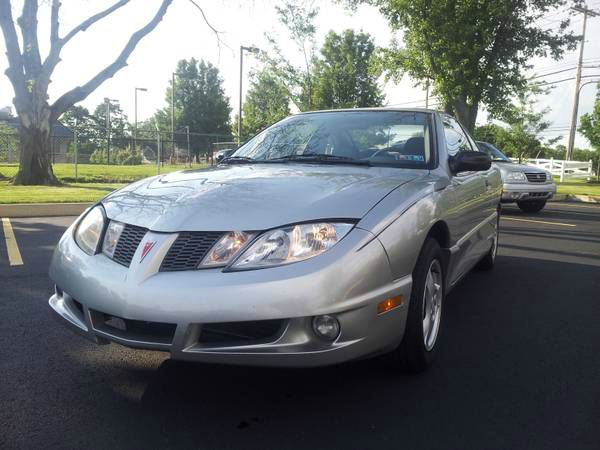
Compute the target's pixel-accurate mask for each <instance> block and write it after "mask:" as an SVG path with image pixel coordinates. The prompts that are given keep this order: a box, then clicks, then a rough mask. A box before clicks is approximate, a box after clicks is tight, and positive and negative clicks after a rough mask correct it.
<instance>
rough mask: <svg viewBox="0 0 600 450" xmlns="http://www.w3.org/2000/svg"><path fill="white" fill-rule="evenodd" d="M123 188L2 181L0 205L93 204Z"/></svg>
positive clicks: (108, 184)
mask: <svg viewBox="0 0 600 450" xmlns="http://www.w3.org/2000/svg"><path fill="white" fill-rule="evenodd" d="M121 186H123V185H122V184H113V183H72V184H65V185H63V186H12V185H11V184H9V182H8V181H0V203H70V202H72V203H77V202H90V203H91V202H94V201H96V200H99V199H101V198H102V197H104V196H105V195H107V194H108V193H110V192H112V191H114V190H115V189H117V188H119V187H121Z"/></svg>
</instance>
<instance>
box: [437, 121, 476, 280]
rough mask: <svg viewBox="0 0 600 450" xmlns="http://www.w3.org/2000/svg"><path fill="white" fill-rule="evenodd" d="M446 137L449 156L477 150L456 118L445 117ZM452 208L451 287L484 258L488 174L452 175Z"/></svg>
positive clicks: (460, 173)
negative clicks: (482, 227)
mask: <svg viewBox="0 0 600 450" xmlns="http://www.w3.org/2000/svg"><path fill="white" fill-rule="evenodd" d="M442 120H443V124H444V136H445V138H446V146H447V151H448V155H449V156H450V157H452V156H455V155H456V154H457V153H458V152H472V151H476V148H475V147H474V146H473V144H472V143H471V140H470V138H469V136H468V135H467V133H466V132H465V131H464V129H463V128H462V126H461V125H460V124H459V123H458V122H457V121H456V120H455V119H453V118H452V117H450V116H448V115H442ZM447 189H448V190H449V191H450V192H449V200H450V202H451V205H449V209H448V220H449V222H450V229H451V234H452V241H453V242H454V245H453V246H452V249H451V250H452V253H453V255H452V260H453V263H452V265H451V266H450V268H449V273H448V279H449V281H450V284H453V283H454V282H456V281H457V280H458V279H459V278H460V277H461V276H462V275H463V274H464V273H465V272H467V271H468V270H469V269H470V268H471V267H472V266H473V265H474V264H475V263H476V262H477V261H478V260H479V258H481V256H482V254H483V253H482V247H483V245H482V240H483V237H482V235H481V233H478V229H479V228H480V227H481V224H482V223H484V221H485V220H486V211H485V208H484V203H485V195H486V192H487V189H486V177H485V172H459V173H456V174H452V176H451V182H450V186H448V188H447Z"/></svg>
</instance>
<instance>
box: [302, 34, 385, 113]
mask: <svg viewBox="0 0 600 450" xmlns="http://www.w3.org/2000/svg"><path fill="white" fill-rule="evenodd" d="M374 50H375V45H374V44H373V40H372V39H371V36H370V35H369V34H366V33H355V32H354V30H345V31H344V32H343V33H341V34H337V33H335V32H334V31H330V32H329V33H328V34H327V36H326V37H325V42H324V44H323V47H322V48H321V57H320V58H319V59H317V61H316V63H315V75H314V94H313V104H314V106H315V107H316V108H317V109H334V108H357V107H367V106H381V105H382V104H383V99H384V96H383V94H382V92H381V89H380V88H379V86H378V84H377V78H376V76H375V75H373V74H371V73H369V67H370V64H371V57H372V55H373V52H374Z"/></svg>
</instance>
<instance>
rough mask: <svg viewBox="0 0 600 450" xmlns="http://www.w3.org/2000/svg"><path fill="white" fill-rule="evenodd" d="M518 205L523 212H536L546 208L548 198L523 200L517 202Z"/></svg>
mask: <svg viewBox="0 0 600 450" xmlns="http://www.w3.org/2000/svg"><path fill="white" fill-rule="evenodd" d="M517 206H518V207H519V208H520V209H521V211H523V212H529V213H536V212H540V211H541V210H542V209H544V206H546V200H523V201H520V202H517Z"/></svg>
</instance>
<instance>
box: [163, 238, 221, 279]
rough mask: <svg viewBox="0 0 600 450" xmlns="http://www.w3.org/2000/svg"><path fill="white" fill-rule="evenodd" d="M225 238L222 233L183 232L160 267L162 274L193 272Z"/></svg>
mask: <svg viewBox="0 0 600 450" xmlns="http://www.w3.org/2000/svg"><path fill="white" fill-rule="evenodd" d="M221 236H223V233H221V232H189V231H186V232H182V233H179V236H178V237H177V239H176V240H175V242H173V245H172V246H171V248H170V249H169V252H168V253H167V255H166V256H165V258H164V259H163V262H162V264H161V266H160V270H161V271H162V272H171V271H176V270H193V269H197V268H198V264H200V262H201V261H202V259H203V258H204V257H205V256H206V254H207V253H208V251H209V250H210V249H211V247H212V246H213V245H214V244H215V243H216V242H217V241H218V240H219V239H220V238H221Z"/></svg>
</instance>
